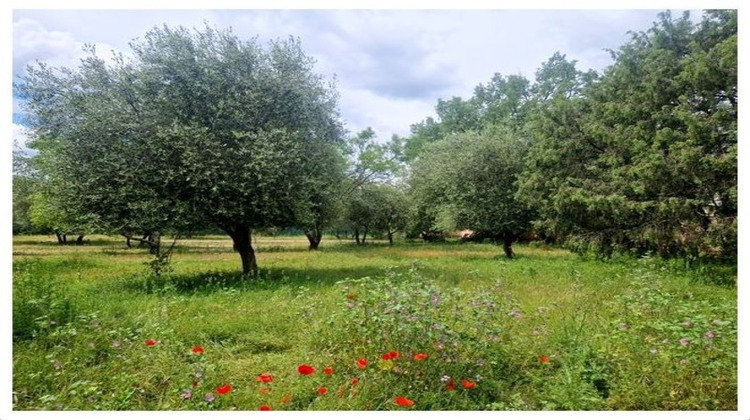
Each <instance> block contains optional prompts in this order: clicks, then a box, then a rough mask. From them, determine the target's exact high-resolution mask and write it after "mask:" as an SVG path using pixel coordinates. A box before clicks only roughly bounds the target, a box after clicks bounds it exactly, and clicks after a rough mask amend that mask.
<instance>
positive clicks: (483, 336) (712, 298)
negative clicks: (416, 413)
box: [13, 236, 737, 410]
mask: <svg viewBox="0 0 750 420" xmlns="http://www.w3.org/2000/svg"><path fill="white" fill-rule="evenodd" d="M254 246H255V248H256V249H257V250H258V258H259V264H260V266H261V274H260V277H259V278H257V279H246V278H242V277H241V276H240V275H239V273H238V271H239V258H238V256H237V255H236V254H235V253H233V252H232V247H231V242H230V240H229V239H228V238H224V237H218V236H217V237H201V238H193V239H188V240H183V241H180V242H179V244H178V246H177V248H176V252H175V255H174V256H173V259H172V267H173V269H174V270H173V271H172V272H171V273H169V275H167V276H162V277H161V278H158V279H154V278H151V277H150V276H149V275H148V268H147V266H146V265H145V263H146V262H148V261H149V256H148V255H147V252H146V251H145V250H144V249H139V248H136V247H134V248H131V249H128V248H126V247H125V245H124V241H121V240H119V239H118V238H108V237H98V236H95V237H92V238H90V241H89V242H87V244H86V245H83V246H73V245H71V246H58V245H56V244H54V243H53V241H52V238H47V237H17V238H14V247H13V253H14V278H13V284H14V287H13V296H14V300H13V316H14V319H13V328H14V342H13V401H14V402H13V404H14V405H13V407H14V409H17V410H45V409H51V410H96V409H102V410H122V409H125V410H203V409H206V410H209V409H219V410H228V409H239V410H256V409H258V408H259V407H260V406H261V405H263V404H267V405H269V406H271V407H272V409H274V410H283V409H286V410H381V409H386V410H391V409H394V410H397V409H398V410H413V409H420V410H736V408H737V335H736V334H737V333H736V331H737V316H736V312H737V304H736V302H737V296H736V288H735V287H734V285H733V284H734V283H736V267H734V266H702V267H699V268H693V269H690V270H689V269H686V268H684V267H683V266H680V265H679V264H675V263H667V262H661V261H658V260H655V259H642V260H634V259H620V260H613V261H609V262H600V261H593V260H584V259H581V258H579V257H578V256H576V255H573V254H571V253H568V252H566V251H563V250H559V249H554V248H548V247H543V246H538V247H535V246H517V247H516V252H517V254H518V258H517V259H515V260H512V261H508V260H506V259H504V258H503V257H501V255H500V254H501V250H500V249H499V248H498V247H496V246H493V245H490V244H458V243H450V242H449V243H445V244H423V243H416V242H415V243H408V242H404V243H398V244H397V245H396V246H393V247H390V246H387V245H386V244H384V243H382V242H375V243H373V244H371V245H367V246H355V245H353V244H351V243H349V242H346V241H339V240H336V239H335V238H325V239H324V242H323V244H322V247H321V250H320V251H317V252H310V251H308V250H307V243H306V240H305V239H304V237H258V238H256V242H255V243H254ZM350 295H352V296H350ZM348 296H349V297H351V299H350V298H348ZM145 340H156V341H157V342H158V344H157V345H155V346H151V347H149V346H146V345H145ZM196 345H200V346H203V347H204V349H205V352H204V353H203V354H200V355H199V354H193V353H191V350H190V349H191V348H192V347H193V346H196ZM391 350H397V351H398V352H399V353H400V356H399V358H397V359H395V360H388V361H387V360H383V359H382V358H381V357H380V356H381V355H382V354H384V353H386V352H389V351H391ZM416 353H426V354H427V355H428V357H427V359H425V360H419V361H416V360H413V359H412V358H411V356H412V355H413V354H416ZM542 356H545V357H547V358H549V363H542V361H540V358H541V357H542ZM359 358H366V359H367V361H368V365H367V368H365V369H359V368H358V367H357V366H356V365H355V361H356V360H357V359H359ZM303 363H306V364H310V365H312V366H314V367H315V368H316V372H315V373H314V374H312V375H310V376H303V375H300V374H299V373H298V372H297V370H296V369H297V366H299V365H300V364H303ZM326 366H331V367H333V369H334V373H333V374H332V375H326V374H323V368H324V367H326ZM266 372H268V373H271V374H272V375H273V378H274V379H273V381H272V382H271V383H269V384H261V383H260V382H258V380H257V377H258V375H259V374H262V373H266ZM444 377H450V378H451V380H453V383H455V384H456V385H457V387H456V389H455V390H447V389H446V384H447V383H448V382H445V381H443V380H441V379H446V378H444ZM353 378H356V379H357V380H358V381H359V383H358V384H357V385H352V384H351V381H352V379H353ZM464 379H466V380H470V381H472V382H475V383H476V386H475V387H474V388H471V389H466V388H464V387H463V386H462V385H461V382H462V380H464ZM446 380H447V379H446ZM225 384H232V386H233V389H232V391H231V392H229V393H228V394H225V395H217V393H216V389H217V387H219V386H222V385H225ZM321 387H324V388H326V389H327V390H328V393H326V394H325V395H320V394H318V393H317V390H318V389H319V388H321ZM186 390H190V392H191V396H190V398H184V393H185V391H186ZM208 393H211V394H213V396H214V398H215V399H214V400H213V401H212V402H206V401H205V396H206V394H208ZM397 396H404V397H407V398H409V399H410V400H413V401H414V402H415V403H414V405H413V406H411V407H400V406H398V405H396V404H394V402H393V401H394V398H395V397H397Z"/></svg>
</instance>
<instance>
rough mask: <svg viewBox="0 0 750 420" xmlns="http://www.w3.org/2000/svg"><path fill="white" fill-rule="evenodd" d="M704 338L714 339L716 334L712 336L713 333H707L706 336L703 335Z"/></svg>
mask: <svg viewBox="0 0 750 420" xmlns="http://www.w3.org/2000/svg"><path fill="white" fill-rule="evenodd" d="M705 336H706V338H708V339H709V340H710V339H712V338H714V337H716V334H714V332H713V331H707V332H706V334H705Z"/></svg>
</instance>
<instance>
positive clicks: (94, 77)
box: [17, 26, 341, 273]
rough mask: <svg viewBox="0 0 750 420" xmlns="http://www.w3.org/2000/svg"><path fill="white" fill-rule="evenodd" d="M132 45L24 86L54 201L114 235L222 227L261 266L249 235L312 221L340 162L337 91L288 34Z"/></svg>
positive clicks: (248, 262) (205, 34)
mask: <svg viewBox="0 0 750 420" xmlns="http://www.w3.org/2000/svg"><path fill="white" fill-rule="evenodd" d="M131 48H132V50H133V54H132V58H130V59H126V58H125V57H124V56H116V57H113V61H112V63H111V64H108V63H107V62H106V61H105V60H103V59H101V58H99V57H98V56H96V55H95V51H93V49H91V51H90V55H89V57H87V58H86V59H84V60H83V61H82V64H81V66H80V68H79V69H77V70H70V69H50V68H47V67H46V66H44V65H43V64H40V65H39V66H38V67H36V68H30V69H29V71H28V76H26V77H25V78H24V80H23V82H22V83H21V84H19V85H18V86H17V91H18V92H19V94H20V95H21V96H23V97H24V98H25V99H26V103H27V108H28V112H29V114H30V118H29V120H30V121H31V125H32V127H33V129H34V133H35V135H36V137H37V139H36V140H35V143H34V147H35V148H37V149H39V151H40V156H41V157H42V159H43V160H46V161H47V162H49V164H45V165H43V166H42V168H43V169H44V170H45V175H47V176H49V177H50V179H52V180H53V181H54V182H55V188H54V190H53V191H54V192H55V196H56V200H59V201H60V202H61V203H64V204H65V208H66V209H70V210H71V211H72V212H73V213H74V214H77V215H86V216H87V218H88V219H90V220H93V221H94V222H95V223H96V224H97V225H99V226H101V228H102V229H104V230H107V231H120V230H141V231H168V230H173V231H177V232H187V231H190V230H193V229H197V228H202V227H205V226H207V225H215V226H219V227H221V228H222V229H224V230H225V231H226V232H227V233H229V234H230V236H232V237H233V238H234V239H235V241H236V242H237V248H238V252H240V254H241V257H242V261H243V272H245V273H254V272H255V271H256V270H257V266H256V265H255V259H254V254H253V253H252V248H251V247H250V245H249V240H250V235H251V230H252V229H253V228H264V227H271V226H278V227H283V226H290V225H294V224H295V223H297V222H299V221H300V219H305V218H307V217H309V216H308V215H309V212H302V211H301V209H303V208H306V203H307V202H308V201H310V200H312V201H320V200H317V199H316V197H315V196H314V195H313V194H311V192H310V191H309V189H310V188H315V187H316V186H317V182H316V181H315V179H317V178H318V177H322V176H324V175H326V173H327V171H328V170H331V171H335V170H337V169H336V167H335V166H331V165H334V163H335V162H334V160H333V159H330V158H327V157H326V156H325V155H326V154H327V153H332V150H333V149H332V147H330V146H332V145H334V144H336V143H337V142H338V141H340V137H341V125H340V123H339V121H338V116H337V114H336V110H335V106H336V95H335V93H334V91H333V88H332V87H331V86H329V85H328V84H327V83H325V82H324V80H323V78H322V77H320V76H319V75H317V74H315V73H314V72H313V64H314V63H313V60H312V59H311V58H310V57H308V56H306V55H305V54H304V52H303V51H302V48H301V45H300V42H299V41H298V40H295V39H291V38H290V39H288V40H277V41H273V42H271V43H269V45H268V47H267V48H263V47H261V46H260V45H258V44H257V42H256V41H255V40H251V41H241V40H240V39H238V38H237V36H235V35H234V34H232V33H231V32H229V31H219V30H214V29H211V28H208V27H207V28H205V29H203V30H202V31H193V32H191V31H188V30H187V29H184V28H178V29H171V28H168V27H166V26H165V27H163V28H155V29H153V30H152V31H150V32H149V33H148V34H146V36H145V37H144V38H143V39H141V40H138V41H134V42H133V43H131ZM313 160H314V161H313ZM316 165H317V166H316Z"/></svg>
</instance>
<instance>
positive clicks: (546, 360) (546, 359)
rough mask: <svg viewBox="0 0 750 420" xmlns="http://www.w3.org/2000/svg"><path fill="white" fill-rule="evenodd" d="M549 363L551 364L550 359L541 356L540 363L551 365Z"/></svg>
mask: <svg viewBox="0 0 750 420" xmlns="http://www.w3.org/2000/svg"><path fill="white" fill-rule="evenodd" d="M549 362H550V360H549V357H547V356H544V355H542V356H539V363H549Z"/></svg>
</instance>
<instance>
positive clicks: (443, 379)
mask: <svg viewBox="0 0 750 420" xmlns="http://www.w3.org/2000/svg"><path fill="white" fill-rule="evenodd" d="M440 380H441V381H443V382H448V381H450V380H451V377H450V376H448V375H445V376H443V377H442V378H440Z"/></svg>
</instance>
